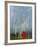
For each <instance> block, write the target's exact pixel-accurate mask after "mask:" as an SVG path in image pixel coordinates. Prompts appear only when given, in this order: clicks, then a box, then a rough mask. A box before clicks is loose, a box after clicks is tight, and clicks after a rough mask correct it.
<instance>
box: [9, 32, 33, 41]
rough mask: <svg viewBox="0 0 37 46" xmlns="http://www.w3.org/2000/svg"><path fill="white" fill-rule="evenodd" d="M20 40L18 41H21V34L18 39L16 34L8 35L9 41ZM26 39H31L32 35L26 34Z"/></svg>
mask: <svg viewBox="0 0 37 46" xmlns="http://www.w3.org/2000/svg"><path fill="white" fill-rule="evenodd" d="M17 39H18V40H20V39H22V34H21V37H20V35H19V37H18V35H17V34H16V35H15V34H10V40H17ZM26 39H32V33H26Z"/></svg>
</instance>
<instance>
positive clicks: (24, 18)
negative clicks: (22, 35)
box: [10, 6, 32, 33]
mask: <svg viewBox="0 0 37 46" xmlns="http://www.w3.org/2000/svg"><path fill="white" fill-rule="evenodd" d="M21 25H22V26H21ZM20 27H22V28H21V32H22V31H27V30H29V29H30V31H31V28H32V7H30V6H10V29H11V30H10V32H11V33H14V32H20ZM25 27H26V28H25ZM16 29H17V30H16Z"/></svg>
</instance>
